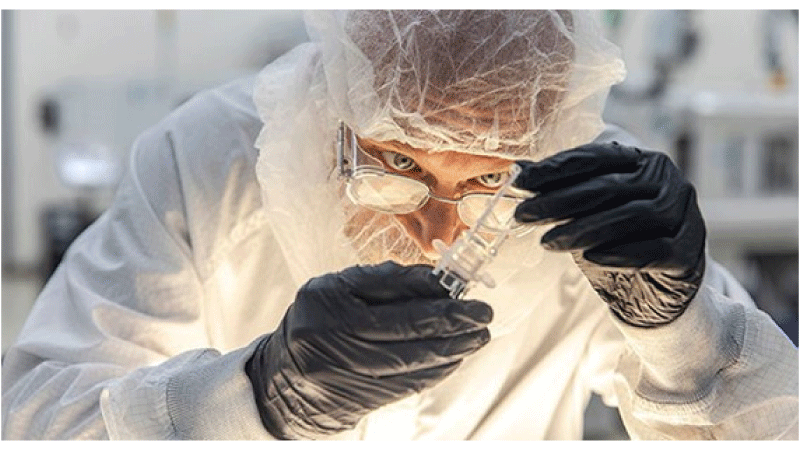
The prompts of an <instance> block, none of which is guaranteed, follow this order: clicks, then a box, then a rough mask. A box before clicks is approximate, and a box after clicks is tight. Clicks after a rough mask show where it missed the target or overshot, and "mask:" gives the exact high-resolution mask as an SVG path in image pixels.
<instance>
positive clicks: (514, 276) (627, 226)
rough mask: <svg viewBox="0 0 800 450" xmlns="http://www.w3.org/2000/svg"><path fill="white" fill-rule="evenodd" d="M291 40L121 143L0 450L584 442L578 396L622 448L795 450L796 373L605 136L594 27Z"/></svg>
mask: <svg viewBox="0 0 800 450" xmlns="http://www.w3.org/2000/svg"><path fill="white" fill-rule="evenodd" d="M306 23H307V27H308V30H309V35H310V36H311V42H308V43H304V44H302V45H300V46H298V47H296V48H295V49H293V50H291V51H289V52H288V53H287V54H285V55H284V56H282V57H281V58H279V59H278V60H276V61H274V62H273V63H271V64H269V65H268V66H267V67H266V68H264V69H263V71H261V73H259V74H258V76H257V77H253V78H250V79H243V80H239V81H236V82H232V83H230V84H228V85H226V86H223V87H220V88H218V89H214V90H210V91H207V92H203V93H200V94H198V95H196V96H195V97H194V98H193V99H191V100H190V101H188V102H187V103H186V104H184V105H183V106H181V107H180V108H179V109H177V110H176V111H175V112H174V113H172V114H171V115H169V116H168V117H167V118H165V119H164V120H163V121H161V122H160V123H159V124H158V125H156V126H154V127H153V128H151V129H149V130H147V131H146V132H144V133H143V134H142V135H141V136H140V137H139V138H138V140H137V141H136V142H135V144H134V146H133V150H132V153H131V155H130V166H129V170H128V173H127V175H126V177H125V178H124V180H123V181H122V183H121V185H120V187H119V190H118V193H117V196H116V198H115V200H114V202H113V204H112V205H111V206H110V208H109V209H108V210H107V211H106V212H105V213H104V214H103V215H102V216H101V217H100V218H99V219H98V220H97V221H96V223H94V224H93V225H92V226H91V227H90V228H89V229H88V230H86V231H85V232H84V233H83V234H82V235H81V236H80V237H79V238H78V239H77V240H76V241H75V242H74V244H73V245H72V247H71V248H70V249H69V251H68V253H67V254H66V257H65V259H64V261H63V262H62V264H61V265H60V266H59V268H58V269H57V271H56V272H55V274H54V275H53V277H52V279H51V280H50V281H49V282H48V284H47V286H46V287H45V289H44V290H43V292H42V293H41V295H40V297H39V299H38V300H37V302H36V304H35V305H34V307H33V311H32V313H31V315H30V317H29V319H28V321H27V323H26V324H25V326H24V328H23V330H22V332H21V333H20V336H19V338H18V340H17V342H16V343H15V344H14V345H13V346H12V347H11V348H10V349H9V350H8V352H7V354H6V356H5V360H4V363H3V379H2V382H3V386H2V389H3V400H2V401H3V403H2V413H3V416H2V430H3V437H4V438H5V439H109V438H110V439H148V440H149V439H458V440H460V439H580V438H581V433H582V425H583V424H582V418H583V413H584V409H585V407H586V405H587V402H588V400H589V397H590V395H591V394H592V393H593V392H594V393H598V394H600V395H602V398H603V399H604V401H605V402H606V403H608V404H609V405H613V406H617V407H618V408H619V411H620V413H621V416H622V419H623V422H624V425H625V427H626V429H627V431H628V433H629V435H630V436H631V437H632V438H637V439H797V436H798V431H797V430H798V406H797V403H798V386H797V384H798V383H797V372H798V370H797V369H798V367H797V356H798V354H797V349H796V348H795V347H794V346H793V345H792V344H791V342H790V341H789V339H788V338H787V337H786V336H785V335H783V333H782V332H781V331H780V330H779V328H778V327H777V326H776V325H775V324H774V323H773V321H772V320H771V319H770V318H769V317H768V316H767V315H766V314H764V313H763V312H761V311H759V310H758V309H756V307H755V306H754V305H753V303H752V301H751V300H750V299H749V298H748V295H747V294H746V292H745V291H744V290H743V289H742V287H741V286H740V285H739V284H738V283H737V282H736V281H735V280H734V279H733V278H732V277H731V276H730V275H729V274H728V273H727V272H726V271H725V270H724V269H723V268H722V267H720V266H719V265H718V264H716V263H715V262H713V261H712V260H711V259H710V258H709V257H708V256H707V255H706V248H705V227H704V225H703V220H702V217H701V215H700V211H699V209H698V206H697V202H696V199H695V194H694V190H693V189H692V187H691V185H689V184H688V183H687V182H686V181H685V180H684V179H683V177H682V176H681V174H680V173H679V172H678V171H677V169H675V167H674V166H673V165H672V163H671V162H670V161H669V159H668V158H666V157H665V156H663V155H662V154H661V153H656V152H653V151H648V150H641V149H638V148H636V147H633V146H631V145H634V142H633V141H632V140H630V138H627V137H625V135H624V134H623V133H621V132H619V130H617V131H615V130H614V129H613V128H612V127H607V128H606V129H605V131H604V129H603V123H602V122H601V120H600V111H601V109H602V106H603V102H604V100H605V96H606V94H607V92H608V88H609V86H610V85H612V84H614V83H616V82H619V81H620V80H621V79H622V78H623V77H624V67H623V64H622V62H621V61H620V60H619V58H618V52H617V49H616V48H615V47H614V46H613V45H611V44H610V43H608V42H607V41H605V40H603V39H602V37H601V35H600V33H599V32H598V30H597V28H596V26H595V25H593V23H592V22H591V20H589V17H588V16H587V14H585V13H583V12H571V13H570V12H547V11H466V12H462V11H441V12H416V11H367V12H362V11H348V12H324V11H315V12H309V13H307V14H306ZM342 136H344V139H342ZM343 142H345V143H346V145H345V144H343ZM351 150H352V151H353V152H354V153H349V152H350V151H351ZM343 152H344V153H347V155H356V156H355V157H352V158H339V159H337V155H341V154H343ZM347 155H346V156H347ZM345 160H346V161H345ZM515 163H516V164H517V165H518V166H519V167H520V168H521V169H522V173H521V174H520V176H519V178H517V179H516V181H515V186H516V187H517V188H518V189H517V190H518V191H519V192H530V193H533V194H534V195H526V196H518V197H515V198H512V199H510V200H509V201H511V202H512V205H513V207H512V209H511V210H510V212H511V213H513V214H514V217H515V218H516V221H517V222H518V223H519V224H520V227H521V228H520V229H522V228H525V229H526V230H527V233H522V232H520V233H516V234H514V235H513V236H512V237H511V238H510V239H509V240H508V241H507V242H506V243H505V244H504V245H503V247H502V248H501V249H500V252H499V254H498V255H497V257H496V258H495V260H494V261H492V263H491V264H490V265H489V266H488V268H487V270H488V272H489V273H490V274H491V276H492V277H493V278H494V279H495V280H496V282H497V283H496V284H497V286H496V287H495V288H491V289H490V288H487V287H485V286H482V285H478V286H476V287H475V288H473V289H471V290H469V291H468V292H467V296H466V297H464V299H452V298H450V297H449V296H448V293H447V291H446V290H445V289H444V288H443V287H442V286H441V285H439V283H438V280H437V279H436V277H435V276H433V275H432V274H431V269H432V267H431V265H433V264H435V263H436V259H437V252H436V250H435V248H434V244H433V242H434V241H435V240H440V241H442V242H443V243H444V244H447V245H449V244H452V243H453V242H454V241H455V239H456V238H457V237H458V235H459V234H460V233H461V232H462V231H464V230H466V229H467V228H468V227H469V226H470V225H471V224H472V223H473V222H474V217H475V216H474V212H475V209H474V205H475V203H474V202H472V200H469V199H474V198H481V195H484V196H485V195H486V194H491V193H493V192H494V191H496V190H497V189H498V187H499V186H500V185H501V184H502V183H503V182H504V180H506V179H507V178H508V172H509V170H510V168H511V167H512V165H513V164H515ZM348 164H349V169H353V170H349V171H348V170H345V169H348V167H345V166H346V165H348ZM362 166H363V167H370V168H371V169H370V170H361V167H362ZM355 169H358V170H355ZM340 174H343V175H340ZM387 186H388V187H389V188H387ZM384 188H386V189H384Z"/></svg>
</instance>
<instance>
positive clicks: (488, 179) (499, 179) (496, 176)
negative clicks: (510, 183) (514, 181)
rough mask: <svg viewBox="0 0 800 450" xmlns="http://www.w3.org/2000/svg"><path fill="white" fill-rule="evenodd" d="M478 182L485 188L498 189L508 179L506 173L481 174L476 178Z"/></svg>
mask: <svg viewBox="0 0 800 450" xmlns="http://www.w3.org/2000/svg"><path fill="white" fill-rule="evenodd" d="M476 179H477V180H478V182H479V183H480V184H482V185H484V186H486V187H487V188H498V187H500V186H502V185H503V183H505V182H506V180H507V179H508V172H494V173H487V174H483V175H481V176H479V177H477V178H476Z"/></svg>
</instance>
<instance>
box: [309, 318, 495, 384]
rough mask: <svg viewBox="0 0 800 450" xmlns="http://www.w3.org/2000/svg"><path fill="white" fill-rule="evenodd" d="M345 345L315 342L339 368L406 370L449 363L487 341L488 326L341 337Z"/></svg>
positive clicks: (377, 372)
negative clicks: (424, 335) (391, 336)
mask: <svg viewBox="0 0 800 450" xmlns="http://www.w3.org/2000/svg"><path fill="white" fill-rule="evenodd" d="M341 339H342V340H343V341H346V342H345V345H342V344H340V343H335V342H331V341H330V340H326V341H324V342H319V343H318V348H319V350H320V351H322V352H324V353H327V354H328V355H332V356H333V358H334V359H335V360H337V361H338V362H337V363H336V364H338V365H340V367H341V368H343V369H345V370H348V371H351V372H353V373H357V374H361V375H368V376H372V377H382V376H389V375H395V374H402V373H409V372H414V371H417V370H421V369H426V368H430V367H436V366H441V365H444V364H450V363H452V362H455V361H458V360H460V359H463V358H464V357H465V356H467V355H470V354H472V353H474V352H476V351H478V350H479V349H480V348H481V347H483V346H484V345H485V344H486V343H487V342H489V339H490V336H489V330H488V329H485V328H484V329H482V330H479V331H475V332H472V333H467V334H462V335H458V336H453V337H448V338H432V339H419V340H413V341H406V342H384V341H377V342H376V341H365V340H361V339H357V338H348V337H346V336H343V337H342V338H341Z"/></svg>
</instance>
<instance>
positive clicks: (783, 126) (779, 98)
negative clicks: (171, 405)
mask: <svg viewBox="0 0 800 450" xmlns="http://www.w3.org/2000/svg"><path fill="white" fill-rule="evenodd" d="M593 13H594V14H596V16H597V19H598V22H599V23H600V25H601V27H603V30H604V31H605V33H606V34H607V36H608V38H609V39H610V40H611V41H613V42H615V43H616V44H617V45H618V46H619V47H620V48H621V50H622V54H623V57H624V59H625V61H626V64H627V66H628V71H629V75H628V78H627V80H626V81H625V82H624V83H622V84H621V85H618V86H616V87H615V88H614V89H612V91H611V93H610V95H609V100H608V104H607V108H606V120H607V121H609V122H613V123H616V124H618V125H620V126H622V127H624V128H626V129H627V130H628V131H630V132H631V133H633V134H634V135H635V136H636V137H638V138H639V139H640V140H641V141H642V143H643V144H644V146H645V147H648V148H650V149H654V150H660V151H664V152H666V153H668V154H669V155H670V156H671V157H672V158H673V160H674V161H675V162H676V164H677V165H678V166H679V167H680V168H681V169H682V170H683V171H684V173H685V174H686V175H687V176H688V177H689V179H690V180H691V181H692V182H693V183H694V185H695V186H696V187H697V190H698V194H699V197H700V205H701V209H702V211H703V214H704V217H705V220H706V225H707V228H708V239H709V252H710V253H711V255H712V256H713V257H714V258H715V259H716V260H717V261H718V262H720V263H722V264H723V265H724V266H725V267H726V268H728V270H730V271H731V272H732V273H733V275H734V276H735V277H736V278H737V279H739V280H740V281H741V282H742V283H743V285H744V286H745V287H746V289H747V290H748V291H749V292H750V293H751V294H752V296H753V298H754V300H755V301H756V303H757V304H758V305H759V307H760V308H761V309H763V310H764V311H766V312H767V313H769V314H770V315H771V316H772V317H773V318H774V319H775V321H776V322H777V323H778V324H779V325H780V326H781V327H782V328H783V329H784V331H785V332H786V334H787V335H788V336H789V337H790V338H791V339H792V340H793V341H794V342H795V345H796V344H797V334H798V325H797V306H798V253H797V243H798V151H797V149H798V81H797V80H798V13H797V10H781V11H764V10H758V11H748V10H736V11H716V10H715V11H705V10H702V11H701V10H696V11H695V10H692V11H667V10H646V11H639V10H636V11H627V10H625V11H623V10H596V11H593ZM305 40H307V36H306V33H305V29H304V26H303V24H302V14H301V12H299V11H289V10H280V11H152V10H140V11H97V10H92V11H79V10H69V11H46V10H26V11H11V10H4V11H3V12H2V350H3V353H5V350H6V349H7V348H8V347H9V346H10V345H11V344H12V343H13V341H14V340H15V338H16V336H17V333H19V330H20V328H21V327H22V324H23V322H24V320H25V318H26V316H27V314H28V312H29V311H30V308H31V306H32V305H33V302H34V301H35V298H36V296H37V294H38V292H39V290H40V289H41V288H42V286H43V285H44V283H45V281H46V280H47V278H48V277H49V275H50V273H52V270H53V269H54V267H55V265H56V264H58V261H59V260H60V258H61V256H62V255H63V253H64V251H65V250H66V248H67V246H68V245H69V243H70V242H71V241H72V239H74V238H75V236H76V235H77V234H78V233H80V232H81V231H82V230H83V229H84V228H85V227H86V226H87V225H88V224H90V223H91V221H92V220H94V218H95V217H97V216H98V215H99V214H100V213H101V212H102V211H103V210H104V209H105V207H106V206H107V205H108V203H109V202H110V200H111V197H112V195H113V192H114V189H115V187H116V183H117V182H118V180H119V178H120V176H121V175H122V172H123V170H124V161H125V158H126V155H127V152H128V149H129V147H130V145H131V143H132V142H133V140H134V139H135V137H136V136H137V135H138V134H139V133H140V132H141V131H143V130H144V129H145V128H147V127H149V126H151V125H153V124H155V123H156V122H157V121H158V120H159V119H160V118H161V117H163V116H164V115H166V114H167V113H168V112H169V111H171V110H172V109H174V108H175V107H177V106H178V105H180V104H181V103H182V102H184V101H185V100H186V99H188V98H189V97H191V96H192V95H193V94H194V93H196V92H197V91H199V90H202V89H204V88H207V87H211V86H215V85H217V84H220V83H223V82H225V81H227V80H230V79H234V78H237V77H240V76H246V75H250V74H253V73H255V72H257V71H258V70H260V69H261V68H262V67H263V66H264V65H265V64H267V63H268V62H270V61H271V60H273V59H274V58H276V57H277V56H279V55H280V54H282V53H283V52H285V51H286V50H288V49H290V48H291V47H293V46H294V45H296V44H297V43H300V42H302V41H305ZM626 437H627V435H626V434H625V432H624V430H623V429H622V428H621V425H620V423H619V417H618V415H617V414H616V411H615V410H613V409H609V408H606V407H604V406H603V405H602V404H601V402H599V401H598V399H596V398H594V399H593V400H592V402H591V403H590V404H589V408H588V410H587V421H586V426H585V438H586V439H625V438H626Z"/></svg>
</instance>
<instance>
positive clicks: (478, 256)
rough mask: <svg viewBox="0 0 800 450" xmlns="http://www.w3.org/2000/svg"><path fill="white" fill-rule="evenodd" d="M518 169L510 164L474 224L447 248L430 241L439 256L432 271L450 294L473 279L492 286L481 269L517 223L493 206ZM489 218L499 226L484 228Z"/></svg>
mask: <svg viewBox="0 0 800 450" xmlns="http://www.w3.org/2000/svg"><path fill="white" fill-rule="evenodd" d="M520 172H521V169H520V167H519V166H518V165H516V164H514V165H513V166H512V168H511V171H510V173H509V177H508V180H506V182H505V183H504V184H503V185H502V186H501V187H500V189H499V190H498V191H497V192H496V193H495V194H494V195H493V196H492V197H490V199H489V200H488V201H487V203H486V209H485V210H484V212H483V213H482V214H481V216H480V217H479V218H478V220H477V221H476V222H475V225H473V226H472V228H470V229H469V230H466V231H465V232H464V233H463V234H462V235H461V236H459V238H458V239H456V241H455V242H453V245H452V246H450V248H447V246H446V245H445V244H444V242H442V241H440V240H436V241H434V242H433V245H434V247H435V248H436V251H438V252H439V254H440V255H441V258H440V259H439V263H438V264H437V265H436V267H435V268H434V269H433V274H434V275H437V276H439V283H441V285H442V286H444V287H445V289H447V290H448V291H449V292H450V297H452V298H461V296H462V295H463V294H464V293H465V292H466V290H467V288H468V287H470V285H471V284H473V283H474V282H476V281H477V282H480V283H483V284H484V285H486V286H487V287H490V288H493V287H494V286H495V282H494V280H493V279H492V277H491V276H489V274H488V273H486V272H485V271H483V270H482V269H483V267H484V266H485V265H486V264H487V263H489V262H490V261H491V260H492V259H494V257H495V255H497V251H498V249H499V248H500V246H501V245H502V244H503V242H505V240H506V239H507V238H508V236H509V235H510V234H511V233H512V232H513V231H514V230H515V227H517V226H518V225H519V224H518V223H517V222H516V221H515V220H514V215H513V214H510V215H509V214H507V217H498V214H497V211H495V207H496V206H497V204H498V202H500V200H501V199H502V198H503V197H505V196H507V195H508V192H509V191H510V190H512V189H513V188H512V185H513V183H514V180H516V178H517V175H519V173H520ZM490 219H491V221H492V223H500V224H501V226H499V227H497V226H494V227H491V228H489V227H487V225H486V224H487V222H489V220H490Z"/></svg>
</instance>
